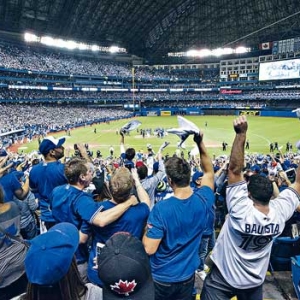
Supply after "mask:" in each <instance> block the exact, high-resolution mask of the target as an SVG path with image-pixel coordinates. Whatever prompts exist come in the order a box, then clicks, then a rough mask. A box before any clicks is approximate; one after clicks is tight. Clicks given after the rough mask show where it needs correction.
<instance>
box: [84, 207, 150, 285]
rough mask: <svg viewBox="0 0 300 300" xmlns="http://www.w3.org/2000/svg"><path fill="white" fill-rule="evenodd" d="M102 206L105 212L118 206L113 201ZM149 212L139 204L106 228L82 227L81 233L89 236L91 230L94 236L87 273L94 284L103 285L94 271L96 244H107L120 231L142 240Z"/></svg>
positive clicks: (86, 225)
mask: <svg viewBox="0 0 300 300" xmlns="http://www.w3.org/2000/svg"><path fill="white" fill-rule="evenodd" d="M101 205H102V206H103V208H104V209H105V210H107V209H111V208H113V207H115V206H116V204H114V203H113V202H111V201H104V202H102V203H101ZM149 212H150V209H149V206H148V205H147V204H145V203H139V204H138V205H135V206H131V207H130V208H129V209H128V210H127V211H126V212H125V213H124V214H123V215H122V216H121V217H120V218H119V219H117V220H116V221H114V222H112V223H110V224H108V225H106V226H104V227H98V226H94V225H91V228H89V227H90V226H88V224H86V223H85V222H84V224H83V226H82V227H81V231H82V232H83V233H86V234H88V233H89V232H90V229H91V230H92V235H93V241H92V248H91V251H90V256H89V262H88V271H87V273H88V278H89V280H90V281H91V282H92V283H94V284H97V285H100V286H101V285H102V283H101V280H100V279H99V277H98V273H97V270H94V269H93V266H94V263H93V259H94V257H95V256H96V244H97V243H98V242H99V243H102V244H105V242H106V241H107V240H108V239H109V238H110V237H111V236H112V235H113V234H115V233H116V232H120V231H125V232H129V233H131V234H132V235H133V236H135V237H137V238H138V239H141V238H142V235H143V231H144V228H145V225H146V222H147V218H148V216H149Z"/></svg>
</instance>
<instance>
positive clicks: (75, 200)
mask: <svg viewBox="0 0 300 300" xmlns="http://www.w3.org/2000/svg"><path fill="white" fill-rule="evenodd" d="M50 205H51V209H52V215H53V218H54V219H55V221H56V222H58V223H61V222H68V223H72V224H74V225H75V226H76V227H77V228H78V230H79V229H80V228H81V225H82V222H83V221H86V222H89V223H91V222H92V221H93V219H94V217H95V216H96V214H97V213H98V212H100V211H101V210H102V209H103V207H102V206H101V205H99V203H96V202H95V201H94V200H93V198H92V196H91V195H90V194H88V193H86V192H83V191H82V190H79V189H77V188H75V187H73V186H71V185H69V184H65V185H61V186H58V187H56V188H54V190H53V192H52V195H51V198H50ZM75 254H76V260H77V263H83V262H85V261H87V259H88V250H87V244H80V245H79V247H78V249H77V251H76V253H75Z"/></svg>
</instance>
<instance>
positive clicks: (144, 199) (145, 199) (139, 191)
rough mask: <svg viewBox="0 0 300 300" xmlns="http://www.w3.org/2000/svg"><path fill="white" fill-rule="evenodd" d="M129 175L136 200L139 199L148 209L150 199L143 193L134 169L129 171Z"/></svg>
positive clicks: (143, 190)
mask: <svg viewBox="0 0 300 300" xmlns="http://www.w3.org/2000/svg"><path fill="white" fill-rule="evenodd" d="M131 174H132V177H133V180H134V183H135V188H136V192H137V195H138V198H139V199H140V201H141V202H143V203H146V204H147V205H148V206H149V207H150V205H151V201H150V197H149V195H148V193H147V192H146V191H145V189H144V188H143V186H142V184H141V182H140V179H139V175H138V173H137V171H136V169H135V168H133V169H131Z"/></svg>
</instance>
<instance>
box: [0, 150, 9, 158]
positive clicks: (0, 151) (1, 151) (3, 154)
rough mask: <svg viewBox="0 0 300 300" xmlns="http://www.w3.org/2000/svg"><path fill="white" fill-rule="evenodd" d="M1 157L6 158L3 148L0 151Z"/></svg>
mask: <svg viewBox="0 0 300 300" xmlns="http://www.w3.org/2000/svg"><path fill="white" fill-rule="evenodd" d="M2 156H7V152H6V150H5V149H4V148H1V149H0V157H2Z"/></svg>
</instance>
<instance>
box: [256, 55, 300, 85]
mask: <svg viewBox="0 0 300 300" xmlns="http://www.w3.org/2000/svg"><path fill="white" fill-rule="evenodd" d="M258 78H259V81H262V80H282V79H297V78H300V59H289V60H280V61H272V62H263V63H260V65H259V77H258Z"/></svg>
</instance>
